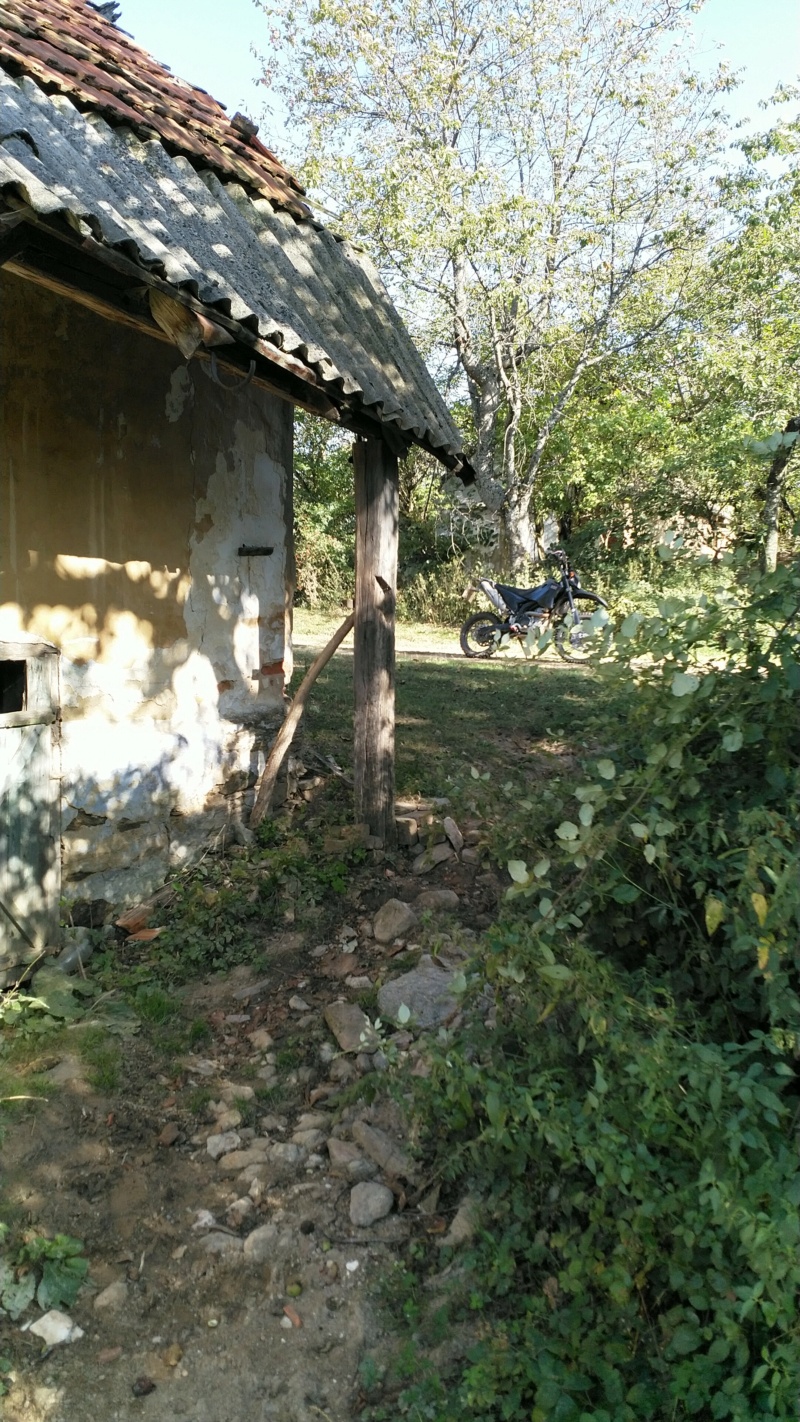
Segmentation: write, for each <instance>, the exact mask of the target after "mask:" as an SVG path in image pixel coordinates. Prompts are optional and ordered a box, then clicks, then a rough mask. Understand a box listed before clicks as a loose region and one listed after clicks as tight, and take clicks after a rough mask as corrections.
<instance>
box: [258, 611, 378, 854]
mask: <svg viewBox="0 0 800 1422" xmlns="http://www.w3.org/2000/svg"><path fill="white" fill-rule="evenodd" d="M355 620H356V615H355V613H354V612H351V613H350V616H349V617H346V618H345V620H344V622H343V623H342V625H341V627H339V628H337V630H336V631H335V632H334V634H333V636H332V637H331V640H330V642H329V643H328V645H327V647H324V648H323V649H322V651H321V652H320V654H319V656H318V657H317V659H316V661H315V662H312V663H311V666H310V667H309V669H308V671H307V672H306V674H305V676H304V677H303V680H302V682H301V683H300V686H299V687H298V691H297V695H296V696H295V698H294V700H293V701H292V704H291V707H290V708H289V714H288V715H287V717H286V720H285V721H284V723H283V725H282V726H281V728H280V730H279V732H278V734H277V736H276V737H275V740H274V742H273V746H272V750H271V751H270V753H269V757H268V759H267V763H266V765H265V766H264V770H263V773H262V775H261V780H260V782H259V786H258V791H257V793H256V799H255V804H254V805H253V809H252V811H251V814H250V828H251V829H258V826H259V825H260V824H261V821H262V820H263V818H264V816H265V815H266V813H267V811H268V810H269V807H270V803H271V801H272V792H273V790H274V789H275V781H276V780H277V778H278V771H279V770H280V768H281V766H282V764H283V758H284V756H285V755H286V752H287V751H288V749H289V746H290V745H291V743H292V738H293V736H294V733H295V730H296V728H297V723H298V721H299V720H300V717H301V716H302V714H303V709H304V707H305V704H306V701H307V700H308V694H309V692H310V690H311V688H312V686H313V685H314V682H315V681H316V679H317V677H318V676H319V674H320V672H321V671H322V669H323V667H325V666H326V665H327V663H328V662H329V661H330V659H331V657H332V656H333V654H334V652H335V651H336V648H337V647H338V646H339V645H340V644H341V643H342V642H343V641H344V639H345V637H346V636H347V634H348V632H352V630H353V627H354V625H355Z"/></svg>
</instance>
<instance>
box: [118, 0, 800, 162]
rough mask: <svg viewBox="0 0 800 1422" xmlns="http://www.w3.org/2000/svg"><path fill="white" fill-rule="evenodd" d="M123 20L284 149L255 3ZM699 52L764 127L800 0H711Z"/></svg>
mask: <svg viewBox="0 0 800 1422" xmlns="http://www.w3.org/2000/svg"><path fill="white" fill-rule="evenodd" d="M120 3H121V5H122V15H121V19H120V25H121V27H122V28H123V29H124V30H127V31H128V33H129V34H132V35H133V37H134V39H135V40H136V41H137V42H138V43H139V44H141V45H142V46H143V47H144V48H145V49H147V50H149V51H150V53H151V54H152V55H154V56H155V58H156V59H158V60H160V61H161V62H162V63H164V64H168V65H169V66H170V68H171V69H172V70H173V72H174V73H175V74H177V75H179V76H180V78H182V79H186V80H188V81H189V82H190V83H192V84H196V85H198V86H199V87H200V88H202V89H207V90H208V91H209V93H211V94H213V95H214V98H215V99H218V100H219V101H220V102H221V103H223V104H225V105H226V106H227V108H228V110H229V112H230V113H234V112H235V111H236V110H237V109H241V110H242V111H243V112H244V113H246V114H249V115H250V116H251V117H252V118H254V119H256V121H262V123H263V127H262V134H261V136H262V137H263V138H264V139H265V140H266V142H267V143H269V144H274V145H275V147H276V148H277V150H278V153H280V151H281V147H282V144H281V129H282V118H281V110H280V109H279V108H277V107H276V110H275V113H274V114H273V116H272V117H268V116H267V117H264V115H263V110H264V105H265V100H267V98H268V96H267V94H266V91H265V89H264V88H263V87H262V86H259V84H258V78H259V75H260V72H261V67H260V65H259V63H258V60H257V59H256V58H255V56H254V54H253V52H252V50H253V46H255V47H256V48H260V49H261V50H262V51H264V50H267V49H268V46H269V22H268V20H267V18H266V16H265V15H264V13H263V11H261V10H259V9H257V8H256V5H255V3H254V0H120ZM694 28H695V35H696V45H697V54H698V58H699V59H700V62H701V64H703V65H708V67H709V68H710V67H712V66H713V65H714V63H715V62H716V60H717V59H719V58H724V59H726V60H727V62H728V63H729V64H730V65H731V67H732V68H733V69H737V70H738V69H741V70H742V71H743V72H742V76H741V77H742V83H741V86H740V88H739V89H738V90H737V91H735V92H734V93H733V94H732V95H730V96H729V101H728V107H729V109H730V111H731V115H732V117H733V118H734V119H735V120H743V121H745V123H746V124H747V126H748V127H749V126H754V127H755V128H756V129H759V128H761V127H762V126H764V116H763V114H761V112H760V111H759V108H758V104H759V100H762V99H766V98H768V97H769V96H770V94H771V93H772V92H773V90H774V89H775V88H776V86H777V85H778V84H779V83H791V82H793V81H795V80H796V79H797V77H798V73H799V72H800V57H798V56H800V0H706V4H705V5H704V6H703V9H702V11H701V13H700V14H699V15H697V16H696V17H695V19H694Z"/></svg>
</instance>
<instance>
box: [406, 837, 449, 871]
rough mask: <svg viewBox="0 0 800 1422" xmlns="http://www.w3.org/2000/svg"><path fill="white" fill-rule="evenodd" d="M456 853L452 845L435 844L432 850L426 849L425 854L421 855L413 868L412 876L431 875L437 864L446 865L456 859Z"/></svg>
mask: <svg viewBox="0 0 800 1422" xmlns="http://www.w3.org/2000/svg"><path fill="white" fill-rule="evenodd" d="M455 857H456V856H455V853H454V851H453V848H452V846H451V845H450V844H447V843H444V844H434V845H433V846H432V847H431V848H430V849H426V850H425V852H424V854H420V855H419V856H418V857H417V858H416V859H415V860H414V863H413V864H412V866H411V873H412V874H430V872H431V870H432V869H435V868H436V866H437V864H446V863H447V861H448V859H455Z"/></svg>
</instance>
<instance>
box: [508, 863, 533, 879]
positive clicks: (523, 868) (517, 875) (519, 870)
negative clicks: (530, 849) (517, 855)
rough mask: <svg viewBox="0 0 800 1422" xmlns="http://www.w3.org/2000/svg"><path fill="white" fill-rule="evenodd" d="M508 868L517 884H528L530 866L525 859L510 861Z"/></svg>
mask: <svg viewBox="0 0 800 1422" xmlns="http://www.w3.org/2000/svg"><path fill="white" fill-rule="evenodd" d="M506 868H507V869H508V872H509V874H510V875H511V878H512V879H513V880H514V883H515V884H527V882H528V866H527V864H526V863H525V860H524V859H510V860H509V862H508V864H507V865H506Z"/></svg>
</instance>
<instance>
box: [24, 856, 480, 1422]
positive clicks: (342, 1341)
mask: <svg viewBox="0 0 800 1422" xmlns="http://www.w3.org/2000/svg"><path fill="white" fill-rule="evenodd" d="M473 837H474V835H473ZM411 863H412V861H411V859H410V858H407V857H405V856H403V857H402V863H401V862H400V861H398V872H397V873H396V874H395V873H393V872H392V871H391V870H389V869H387V867H386V866H385V865H375V866H374V867H370V868H365V869H364V870H363V871H362V872H361V873H360V875H359V876H358V877H357V878H356V879H354V882H353V884H352V887H351V890H350V892H349V895H348V898H347V900H346V901H345V902H344V903H343V904H342V913H341V919H340V921H339V923H338V924H336V925H335V926H334V927H333V928H332V929H330V928H328V929H326V937H325V939H324V941H320V940H319V938H318V936H317V935H316V934H314V933H313V932H306V933H295V932H291V933H290V932H282V933H274V932H273V933H272V934H271V935H270V936H268V937H267V938H266V939H265V942H264V949H265V953H266V961H267V964H268V967H267V970H266V972H265V973H264V974H262V975H261V977H260V978H257V977H256V976H255V975H254V973H253V971H252V969H250V968H241V969H237V970H235V971H234V972H232V973H230V974H228V975H227V976H225V977H224V978H219V977H218V978H214V979H207V980H204V981H201V982H197V983H193V984H191V985H190V986H189V987H188V988H186V989H184V990H182V993H181V1013H182V1016H183V1019H184V1022H191V1023H193V1024H198V1023H199V1024H201V1028H202V1031H203V1032H204V1033H205V1037H206V1039H205V1040H204V1041H203V1043H202V1046H198V1048H197V1050H196V1051H195V1052H193V1053H190V1054H189V1055H185V1054H184V1055H181V1056H179V1057H176V1058H174V1059H172V1060H170V1059H169V1057H168V1056H165V1054H164V1052H163V1050H159V1048H158V1043H157V1040H155V1039H153V1038H148V1037H147V1035H146V1033H145V1032H144V1031H142V1032H140V1033H139V1034H138V1035H136V1036H131V1037H128V1038H126V1039H125V1041H124V1061H123V1076H122V1081H121V1084H120V1087H119V1089H117V1090H114V1091H110V1092H106V1093H98V1092H97V1091H96V1090H95V1089H93V1088H92V1086H91V1085H90V1084H89V1081H88V1079H87V1074H86V1069H85V1068H84V1067H83V1066H82V1065H81V1064H80V1062H79V1061H78V1059H77V1058H72V1057H70V1056H69V1055H67V1056H64V1055H63V1054H62V1055H60V1056H59V1057H58V1059H56V1060H53V1061H51V1062H46V1063H45V1065H47V1067H48V1069H49V1070H50V1073H51V1080H52V1083H53V1092H52V1095H51V1097H50V1100H49V1101H48V1102H47V1103H46V1104H44V1105H41V1106H39V1107H37V1108H36V1110H35V1111H32V1112H31V1114H30V1116H29V1117H28V1118H27V1119H26V1120H24V1121H22V1122H19V1123H18V1124H15V1125H13V1126H12V1127H11V1128H10V1129H9V1130H8V1132H7V1135H6V1139H5V1142H4V1149H3V1173H4V1182H3V1183H4V1194H5V1200H6V1204H7V1206H8V1207H10V1209H11V1211H12V1212H14V1214H15V1215H16V1218H17V1219H18V1220H28V1221H30V1222H34V1223H35V1224H36V1225H37V1226H38V1227H41V1228H43V1229H45V1230H46V1231H47V1232H49V1233H50V1234H51V1235H52V1234H54V1233H57V1232H64V1233H69V1234H71V1235H74V1236H77V1237H78V1238H80V1239H82V1240H83V1241H84V1242H85V1249H86V1254H87V1256H88V1257H89V1260H90V1272H89V1275H88V1282H87V1284H86V1285H85V1286H84V1288H83V1289H82V1290H81V1292H80V1294H79V1296H78V1299H77V1301H76V1303H75V1305H74V1307H73V1308H72V1309H71V1310H70V1316H71V1318H72V1320H73V1321H74V1323H75V1324H77V1325H78V1326H79V1327H80V1328H81V1329H82V1330H83V1336H82V1337H80V1338H79V1339H77V1341H74V1342H70V1343H69V1344H67V1345H65V1346H59V1347H56V1348H53V1349H52V1350H50V1351H44V1352H43V1351H42V1344H41V1341H40V1340H39V1339H38V1338H35V1337H34V1336H33V1335H32V1334H31V1333H30V1332H22V1331H21V1330H20V1323H21V1322H23V1320H20V1321H19V1323H17V1324H13V1323H11V1322H10V1320H8V1319H5V1320H3V1321H2V1322H1V1323H0V1353H4V1354H5V1355H6V1356H7V1357H9V1358H10V1359H11V1360H12V1362H13V1364H14V1370H13V1373H12V1379H13V1381H12V1384H11V1390H10V1393H9V1395H8V1396H7V1397H6V1399H5V1402H4V1408H5V1410H4V1414H3V1415H4V1417H5V1418H6V1419H8V1422H83V1419H85V1418H87V1417H93V1418H96V1419H98V1422H112V1419H113V1422H134V1419H140V1418H145V1417H146V1418H148V1419H149V1422H174V1419H175V1418H178V1419H184V1418H185V1419H186V1420H187V1422H268V1419H276V1422H277V1419H280V1422H319V1419H323V1422H348V1420H349V1419H351V1418H353V1417H357V1416H358V1415H359V1412H360V1410H361V1404H362V1398H361V1396H360V1381H359V1365H360V1363H361V1362H362V1360H363V1358H364V1356H365V1354H366V1353H370V1354H371V1355H372V1356H373V1357H376V1358H377V1359H379V1360H380V1358H381V1357H382V1356H385V1355H386V1354H387V1353H388V1352H389V1351H391V1336H387V1335H386V1333H385V1327H386V1325H385V1322H384V1321H383V1319H382V1315H381V1312H380V1310H379V1308H378V1307H377V1306H376V1297H375V1289H376V1286H377V1283H378V1281H379V1279H380V1277H381V1276H382V1275H383V1274H385V1272H386V1269H387V1266H388V1265H389V1264H390V1263H391V1261H392V1260H393V1259H394V1258H397V1257H398V1256H400V1255H402V1253H403V1251H404V1250H405V1249H407V1247H408V1245H409V1241H410V1240H412V1239H413V1238H414V1237H415V1236H416V1235H417V1234H419V1233H424V1232H425V1231H426V1230H429V1229H430V1220H429V1219H428V1218H427V1217H426V1216H425V1215H424V1214H423V1213H421V1212H420V1210H419V1209H418V1208H417V1207H416V1204H417V1203H418V1202H419V1196H420V1188H421V1186H422V1185H423V1184H424V1182H422V1181H420V1180H419V1179H417V1177H416V1174H415V1169H414V1167H413V1164H412V1163H411V1159H410V1155H409V1141H408V1138H407V1123H405V1122H404V1121H403V1120H402V1118H401V1116H400V1114H399V1112H398V1111H397V1109H396V1107H395V1106H394V1105H393V1104H392V1103H391V1101H390V1099H389V1098H388V1096H387V1095H386V1094H385V1093H384V1092H383V1091H381V1089H380V1087H379V1089H378V1090H377V1092H376V1093H375V1095H374V1099H373V1100H372V1104H367V1100H366V1099H365V1096H364V1090H363V1084H364V1083H365V1082H366V1083H368V1084H369V1085H371V1084H372V1083H379V1080H380V1075H379V1073H380V1070H381V1068H382V1067H383V1066H384V1058H383V1056H382V1052H381V1051H379V1052H378V1053H377V1054H376V1053H375V1052H374V1051H370V1052H365V1051H364V1050H363V1042H362V1043H361V1048H362V1049H359V1043H358V1041H356V1043H355V1046H353V1044H351V1047H352V1049H351V1050H349V1051H344V1050H342V1049H341V1046H340V1045H339V1044H338V1043H337V1041H336V1040H335V1038H334V1036H333V1035H332V1033H331V1031H330V1030H329V1028H328V1026H327V1025H326V1022H325V1018H324V1015H323V1014H324V1012H325V1009H326V1007H328V1006H329V1005H330V1004H331V1003H332V1002H334V1001H336V1000H339V1001H340V1003H348V1004H350V1005H351V1007H352V1006H354V1005H355V1004H356V1003H357V1001H358V999H359V998H361V1000H362V1001H365V1000H366V999H367V996H368V995H369V994H372V995H373V997H374V992H375V988H376V986H377V985H378V984H379V983H380V982H382V981H385V980H387V979H390V978H392V977H393V976H397V975H399V974H402V973H407V972H408V971H409V969H410V968H412V967H413V966H414V964H415V962H417V961H418V959H419V957H420V953H421V950H422V947H423V946H424V940H425V938H426V936H429V935H431V934H433V933H435V934H436V938H437V945H438V949H439V951H440V957H439V960H438V961H439V963H440V965H441V970H442V971H443V972H446V971H447V969H448V964H449V965H450V966H452V963H453V962H455V961H457V960H459V959H460V957H461V956H462V955H463V951H464V949H463V947H462V945H463V944H466V945H467V946H469V943H470V936H471V935H472V934H473V933H474V930H475V929H476V928H480V927H482V926H484V925H485V923H486V922H487V920H488V915H489V914H491V913H492V911H493V908H494V905H495V901H496V897H497V892H498V886H497V884H496V882H495V881H493V878H492V876H491V875H486V874H481V872H480V868H479V867H476V866H475V865H474V864H466V863H461V862H459V861H458V860H456V859H455V858H453V859H452V860H451V861H450V862H449V863H446V864H444V865H442V866H441V867H439V868H437V869H435V870H434V871H433V872H432V873H431V874H428V875H426V876H424V877H423V876H418V875H413V874H411V873H410V868H411ZM403 865H404V866H405V867H403ZM387 876H388V877H387ZM434 885H435V886H436V887H437V888H443V887H447V888H449V889H450V890H451V891H453V892H454V893H455V894H457V895H458V902H457V907H456V908H455V911H454V912H451V913H450V914H448V915H445V916H442V915H441V914H437V913H436V912H434V913H433V916H432V917H431V912H430V911H428V913H427V914H426V915H425V914H422V913H418V915H417V918H416V920H415V921H414V923H413V925H412V926H411V927H409V929H408V930H407V932H406V934H405V937H404V938H402V937H401V938H399V939H398V940H396V941H392V942H390V943H381V942H378V941H377V940H376V938H375V937H374V936H373V927H374V916H375V912H376V910H377V909H378V908H379V907H380V906H381V905H382V904H383V903H384V902H385V901H386V900H387V899H388V898H396V899H399V900H401V901H404V902H408V903H411V904H412V905H413V903H414V901H415V900H416V899H417V897H418V895H419V894H420V892H422V891H424V890H428V889H430V888H431V887H433V886H434ZM455 902H456V901H455V899H454V898H452V897H451V903H455ZM428 920H430V922H429V921H428ZM436 971H437V970H436V968H434V975H435V972H436ZM391 1040H392V1046H393V1049H394V1051H395V1052H396V1053H397V1054H398V1056H399V1059H400V1060H401V1061H403V1062H405V1064H406V1066H407V1067H408V1068H409V1069H411V1070H414V1069H417V1070H424V1036H422V1037H420V1035H419V1034H418V1033H413V1032H410V1031H401V1032H399V1033H395V1034H392V1039H391ZM257 1093H258V1094H257ZM267 1093H268V1095H267ZM372 1094H373V1093H372V1091H371V1090H370V1091H368V1092H367V1096H368V1097H370V1096H372ZM209 1137H211V1138H212V1140H211V1141H210V1142H209ZM221 1137H225V1138H224V1139H220V1138H221ZM376 1141H377V1142H378V1144H377V1146H376ZM387 1142H388V1145H389V1146H390V1147H391V1150H389V1153H388V1154H387V1149H388V1146H387ZM382 1152H383V1154H382ZM376 1187H377V1188H376ZM356 1188H357V1191H360V1192H361V1194H360V1196H358V1198H359V1199H361V1198H362V1197H364V1200H365V1201H366V1199H367V1198H369V1199H371V1200H372V1209H373V1210H374V1209H375V1208H377V1207H378V1206H380V1208H385V1209H387V1210H388V1212H387V1213H384V1214H382V1215H380V1217H378V1218H376V1219H374V1220H373V1221H371V1222H369V1223H366V1222H365V1223H354V1222H353V1221H354V1218H358V1209H355V1211H354V1199H355V1198H356V1195H354V1189H356ZM365 1192H366V1194H365ZM376 1199H377V1202H378V1205H377V1206H376ZM381 1200H383V1201H384V1202H385V1201H388V1205H386V1204H385V1203H384V1204H383V1205H381ZM368 1213H369V1211H368ZM446 1226H447V1219H446V1218H445V1219H444V1220H443V1221H440V1222H438V1223H437V1228H442V1229H443V1228H446ZM38 1313H39V1311H38V1310H36V1309H33V1310H32V1311H31V1312H30V1313H29V1314H27V1315H26V1317H27V1318H29V1319H32V1318H34V1317H35V1316H38Z"/></svg>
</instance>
